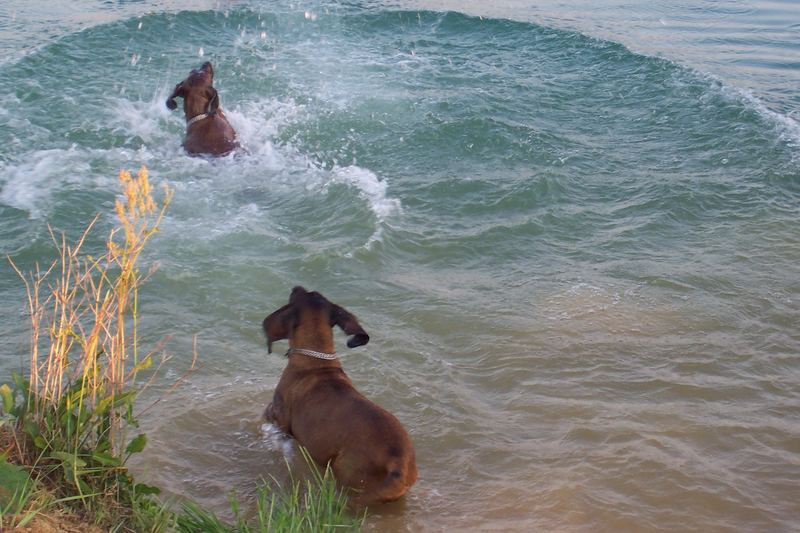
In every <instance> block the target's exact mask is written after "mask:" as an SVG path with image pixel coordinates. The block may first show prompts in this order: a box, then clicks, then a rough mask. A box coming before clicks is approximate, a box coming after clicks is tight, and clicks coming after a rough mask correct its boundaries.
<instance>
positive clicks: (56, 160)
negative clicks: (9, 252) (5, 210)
mask: <svg viewBox="0 0 800 533" xmlns="http://www.w3.org/2000/svg"><path fill="white" fill-rule="evenodd" d="M0 176H2V180H3V181H2V190H0V201H2V202H3V203H4V204H6V205H9V206H11V207H15V208H17V209H20V210H22V211H27V212H28V216H29V217H30V218H32V219H37V218H43V217H45V216H46V215H47V212H48V210H49V209H48V208H49V206H50V203H51V202H52V199H53V197H54V195H55V194H56V193H57V191H58V190H60V189H62V188H63V187H64V186H65V185H66V186H70V185H85V184H87V182H92V181H94V179H93V178H92V174H91V168H90V165H89V158H88V157H86V154H85V152H84V151H82V150H79V149H77V148H75V147H74V146H73V147H72V148H70V149H68V150H63V149H53V150H36V151H34V152H31V153H30V154H28V155H27V156H26V157H25V159H24V160H23V161H22V162H19V163H16V164H14V163H3V164H0Z"/></svg>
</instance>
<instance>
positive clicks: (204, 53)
mask: <svg viewBox="0 0 800 533" xmlns="http://www.w3.org/2000/svg"><path fill="white" fill-rule="evenodd" d="M197 55H199V56H200V57H203V56H204V55H206V52H205V50H203V47H202V46H201V47H200V50H198V51H197Z"/></svg>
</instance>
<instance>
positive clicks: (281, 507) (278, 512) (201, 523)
mask: <svg viewBox="0 0 800 533" xmlns="http://www.w3.org/2000/svg"><path fill="white" fill-rule="evenodd" d="M301 452H302V453H303V457H304V459H305V460H306V463H307V464H308V466H309V467H310V471H311V472H312V474H313V475H312V478H311V479H306V480H304V481H301V480H297V479H294V478H292V480H291V485H290V486H289V487H287V488H284V489H282V490H280V491H277V492H276V491H271V490H270V489H269V487H267V486H266V485H265V486H263V487H261V488H260V489H259V491H258V494H257V496H256V503H255V506H256V509H255V516H253V517H250V518H249V519H248V518H246V515H245V514H243V513H242V512H241V506H240V502H239V501H238V500H237V499H236V497H234V496H232V497H231V500H230V502H231V511H232V514H233V517H234V520H233V523H225V522H222V521H221V520H220V519H219V518H218V517H217V516H216V515H214V514H213V513H210V512H208V511H204V510H202V509H200V508H199V507H197V505H195V504H193V503H189V504H186V505H184V508H183V513H182V515H181V516H179V517H178V519H177V528H176V530H177V531H178V532H180V533H258V532H270V533H272V532H276V533H301V532H307V531H314V532H320V533H333V532H338V531H359V530H360V529H361V527H362V525H363V523H364V519H365V517H366V514H364V515H361V516H354V515H353V514H351V513H350V511H349V510H348V508H347V495H346V493H345V492H344V491H343V490H342V489H340V488H339V487H338V486H337V484H336V480H335V479H334V477H333V472H332V471H331V468H330V466H327V467H326V468H325V470H324V471H322V472H320V470H319V469H318V468H317V467H316V465H315V464H314V462H313V460H312V459H311V457H310V456H309V455H308V453H307V452H306V451H305V449H302V448H301Z"/></svg>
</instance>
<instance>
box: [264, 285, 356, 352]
mask: <svg viewBox="0 0 800 533" xmlns="http://www.w3.org/2000/svg"><path fill="white" fill-rule="evenodd" d="M262 325H263V327H264V333H266V335H267V351H269V353H272V343H273V342H275V341H280V340H283V339H290V340H291V339H293V338H294V337H296V336H298V335H302V336H308V335H311V336H314V335H330V334H331V328H332V327H333V326H339V327H340V328H342V330H343V331H344V332H345V333H346V334H347V335H350V338H349V339H348V341H347V346H348V347H349V348H355V347H356V346H363V345H364V344H367V343H368V342H369V335H367V332H366V331H364V328H362V327H361V325H360V324H359V323H358V320H357V319H356V317H355V316H353V314H352V313H350V312H349V311H347V310H346V309H345V308H343V307H340V306H338V305H336V304H334V303H332V302H330V301H329V300H328V299H327V298H325V297H324V296H323V295H321V294H320V293H318V292H308V291H307V290H305V289H304V288H303V287H295V288H294V289H292V293H291V295H290V296H289V303H288V304H286V305H284V306H283V307H281V308H280V309H278V310H277V311H275V312H273V313H272V314H270V315H269V316H268V317H267V318H265V319H264V322H263V324H262Z"/></svg>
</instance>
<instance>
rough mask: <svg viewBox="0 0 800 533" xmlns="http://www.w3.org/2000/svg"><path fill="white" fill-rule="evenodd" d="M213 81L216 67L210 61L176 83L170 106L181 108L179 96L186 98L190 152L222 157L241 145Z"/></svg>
mask: <svg viewBox="0 0 800 533" xmlns="http://www.w3.org/2000/svg"><path fill="white" fill-rule="evenodd" d="M213 82H214V68H213V67H212V66H211V63H209V62H208V61H206V62H205V63H203V65H202V66H201V67H200V68H198V69H195V70H193V71H191V72H190V73H189V76H188V77H187V78H186V79H185V80H183V81H182V82H180V83H179V84H178V85H176V86H175V90H173V91H172V94H171V95H169V98H167V107H168V108H169V109H176V108H177V107H178V104H177V102H175V98H177V97H179V96H180V97H181V98H183V112H184V114H185V116H186V138H185V139H184V140H183V148H184V149H185V150H186V152H187V153H188V154H189V155H212V156H221V155H226V154H229V153H231V152H232V151H233V150H235V149H236V148H238V147H239V143H238V142H237V141H236V132H235V131H234V130H233V128H232V127H231V125H230V124H229V123H228V119H227V118H225V114H224V113H223V112H222V109H221V108H220V107H219V94H217V90H216V89H214V87H212V83H213Z"/></svg>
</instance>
